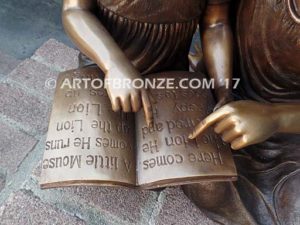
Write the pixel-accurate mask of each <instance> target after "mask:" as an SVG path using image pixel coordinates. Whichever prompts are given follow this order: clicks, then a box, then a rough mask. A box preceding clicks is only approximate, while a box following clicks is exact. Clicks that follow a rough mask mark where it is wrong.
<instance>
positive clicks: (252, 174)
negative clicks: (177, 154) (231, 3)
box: [236, 0, 300, 224]
mask: <svg viewBox="0 0 300 225" xmlns="http://www.w3.org/2000/svg"><path fill="white" fill-rule="evenodd" d="M237 19H238V23H237V38H238V46H239V53H240V55H239V58H240V59H239V60H240V65H241V70H240V73H239V74H241V77H242V81H243V83H242V85H240V86H241V87H242V90H241V92H239V93H238V94H239V95H240V96H241V98H244V99H253V100H256V101H260V102H271V103H300V60H299V59H300V1H296V0H241V2H240V8H239V11H238V17H237ZM299 150H300V139H299V135H297V134H275V135H273V136H272V137H271V138H269V139H268V140H267V141H265V142H263V143H260V144H256V145H253V146H249V147H247V148H246V151H245V152H244V153H243V154H241V153H239V152H238V153H237V155H236V163H237V166H238V169H239V173H240V174H241V178H240V180H239V182H238V189H239V191H240V193H241V195H242V198H243V200H244V202H245V206H246V208H247V209H248V210H249V212H250V213H251V215H254V217H255V219H256V220H257V222H258V223H259V224H265V220H264V218H263V217H262V216H261V215H268V218H269V221H268V224H279V223H280V224H292V223H291V221H296V220H297V219H299V218H297V216H298V215H299V204H298V203H297V201H299V200H298V198H297V197H296V196H297V195H298V194H297V193H299V192H297V191H295V190H296V189H297V187H298V185H299V177H300V174H299V170H300V164H299V161H300V151H299ZM257 188H258V189H257ZM288 190H290V191H291V192H290V193H292V194H289V193H287V192H289V191H288ZM245 193H247V194H245ZM254 196H255V197H254ZM254 198H256V200H255V201H256V204H257V205H259V207H257V206H255V207H253V205H252V202H253V201H254V200H253V199H254ZM283 208H284V209H285V210H282V209H283Z"/></svg>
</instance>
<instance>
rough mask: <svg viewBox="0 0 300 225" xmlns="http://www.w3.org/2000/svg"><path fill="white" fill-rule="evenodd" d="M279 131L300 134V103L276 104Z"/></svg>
mask: <svg viewBox="0 0 300 225" xmlns="http://www.w3.org/2000/svg"><path fill="white" fill-rule="evenodd" d="M274 108H275V112H276V114H277V118H278V121H279V128H278V132H280V133H294V134H300V104H274Z"/></svg>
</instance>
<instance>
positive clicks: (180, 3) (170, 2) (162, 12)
mask: <svg viewBox="0 0 300 225" xmlns="http://www.w3.org/2000/svg"><path fill="white" fill-rule="evenodd" d="M226 1H228V0H98V11H97V16H98V18H99V20H100V21H101V23H102V24H103V25H104V26H105V28H106V29H107V31H108V32H109V33H110V34H111V36H112V37H113V38H114V40H115V41H116V42H117V44H118V45H119V46H120V48H121V49H122V50H123V52H124V53H125V54H126V56H127V57H128V58H129V59H130V60H131V62H132V63H133V65H134V66H135V67H136V68H137V69H138V70H139V71H140V72H141V74H143V75H144V74H149V73H155V72H161V71H167V70H188V57H187V56H188V53H189V49H190V45H191V42H192V37H193V35H194V33H195V31H196V28H197V25H198V23H199V20H200V17H201V14H202V12H203V10H204V9H205V6H206V4H216V3H221V2H226ZM81 58H83V59H84V58H85V57H83V56H82V55H81ZM82 64H85V63H82Z"/></svg>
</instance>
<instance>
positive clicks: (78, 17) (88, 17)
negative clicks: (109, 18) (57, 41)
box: [63, 1, 131, 72]
mask: <svg viewBox="0 0 300 225" xmlns="http://www.w3.org/2000/svg"><path fill="white" fill-rule="evenodd" d="M69 2H71V1H69ZM63 25H64V28H65V30H66V33H67V34H68V35H69V37H70V38H71V39H72V41H73V42H74V43H75V44H76V46H77V47H78V48H79V49H80V51H81V52H83V53H84V54H85V55H87V56H88V57H89V58H91V59H92V60H93V61H94V62H95V63H96V64H97V65H98V66H99V67H100V68H101V69H102V70H103V71H104V72H107V71H108V70H110V69H112V68H113V67H115V66H118V67H124V69H127V70H128V69H131V68H128V67H131V63H130V61H129V60H128V59H127V58H126V56H125V54H124V53H123V52H122V50H121V49H120V48H119V46H118V45H117V44H116V42H115V41H114V40H113V38H112V37H111V35H110V34H109V33H108V32H107V31H106V29H105V28H104V26H103V25H102V24H101V22H100V21H99V19H98V18H97V17H96V16H95V15H94V14H93V13H92V12H91V11H90V10H89V9H82V8H78V7H76V6H74V7H70V8H64V9H63Z"/></svg>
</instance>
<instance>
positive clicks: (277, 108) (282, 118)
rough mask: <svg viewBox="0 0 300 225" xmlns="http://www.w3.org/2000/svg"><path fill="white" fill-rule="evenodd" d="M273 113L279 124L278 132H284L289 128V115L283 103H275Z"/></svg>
mask: <svg viewBox="0 0 300 225" xmlns="http://www.w3.org/2000/svg"><path fill="white" fill-rule="evenodd" d="M272 114H273V117H274V120H275V121H276V123H277V125H278V128H277V132H279V133H284V132H285V131H286V128H287V115H286V114H285V109H284V108H283V107H282V106H281V105H274V106H273V112H272Z"/></svg>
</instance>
